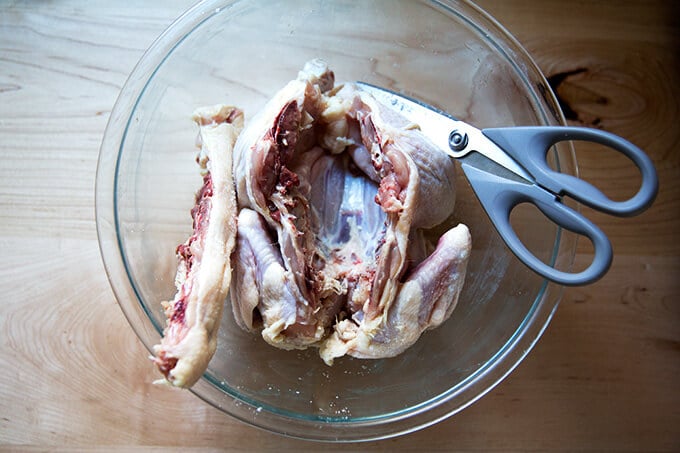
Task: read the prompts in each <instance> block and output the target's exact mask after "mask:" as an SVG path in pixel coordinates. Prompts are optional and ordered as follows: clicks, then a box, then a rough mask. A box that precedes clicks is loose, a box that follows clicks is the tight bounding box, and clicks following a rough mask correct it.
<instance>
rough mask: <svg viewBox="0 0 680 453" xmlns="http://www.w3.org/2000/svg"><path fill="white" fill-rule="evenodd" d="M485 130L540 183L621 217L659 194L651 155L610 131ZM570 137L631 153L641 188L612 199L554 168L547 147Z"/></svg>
mask: <svg viewBox="0 0 680 453" xmlns="http://www.w3.org/2000/svg"><path fill="white" fill-rule="evenodd" d="M482 133H483V134H484V135H485V136H487V137H488V138H489V139H491V140H492V141H493V142H494V143H496V144H497V145H498V146H500V147H501V148H502V149H503V150H504V151H505V152H506V153H507V154H509V155H510V156H512V158H513V159H515V160H516V161H517V162H518V163H519V164H520V165H522V166H523V167H524V168H525V169H526V170H527V171H528V172H529V173H530V174H531V175H532V176H533V177H534V178H535V181H536V183H537V184H538V185H540V186H542V187H545V188H546V189H548V190H550V191H552V192H553V193H555V194H558V195H568V196H569V197H571V198H573V199H574V200H577V201H579V202H581V203H583V204H585V205H586V206H590V207H591V208H594V209H597V210H599V211H602V212H605V213H607V214H611V215H616V216H620V217H626V216H633V215H636V214H639V213H640V212H642V211H644V210H645V209H646V208H648V207H649V206H650V205H651V204H652V202H653V201H654V198H655V197H656V194H657V191H658V188H659V180H658V178H657V175H656V170H655V169H654V164H653V163H652V161H651V159H650V158H649V157H648V156H647V155H646V154H645V153H644V152H643V151H642V150H641V149H640V148H638V147H637V146H635V145H633V144H632V143H630V142H629V141H627V140H625V139H623V138H621V137H619V136H617V135H614V134H611V133H609V132H605V131H601V130H599V129H590V128H585V127H566V126H535V127H507V128H495V129H484V130H482ZM567 140H586V141H590V142H595V143H599V144H601V145H604V146H608V147H610V148H612V149H614V150H616V151H619V152H620V153H621V154H623V155H624V156H626V157H628V158H629V159H630V160H631V161H633V163H634V164H635V165H636V166H637V167H638V168H639V170H640V173H641V174H642V185H641V186H640V189H639V190H638V192H637V193H636V194H635V195H634V196H633V197H632V198H630V199H628V200H625V201H613V200H611V199H609V198H608V197H607V196H606V195H604V194H603V193H602V192H601V191H600V190H599V189H597V188H596V187H595V186H593V185H592V184H590V183H588V182H586V181H584V180H582V179H579V178H577V177H575V176H572V175H567V174H564V173H559V172H557V171H554V170H553V169H551V168H550V166H549V165H548V162H547V160H546V157H547V154H548V150H549V149H550V148H551V147H552V146H553V145H555V144H557V143H559V142H563V141H567Z"/></svg>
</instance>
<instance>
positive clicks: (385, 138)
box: [230, 60, 471, 364]
mask: <svg viewBox="0 0 680 453" xmlns="http://www.w3.org/2000/svg"><path fill="white" fill-rule="evenodd" d="M334 82H335V80H334V74H333V72H332V71H330V70H329V69H328V67H327V65H326V64H325V63H324V62H323V61H320V60H314V61H311V62H309V63H307V64H306V65H305V67H304V68H303V70H302V71H301V72H300V73H299V75H298V77H297V78H296V79H295V80H293V81H291V82H290V83H288V84H287V85H286V86H285V87H284V88H283V89H282V90H281V91H279V92H278V93H277V94H276V95H275V96H274V98H272V100H271V101H270V102H269V103H268V104H267V105H266V106H265V108H264V109H263V110H262V111H261V112H260V113H259V114H258V115H257V116H256V117H255V118H254V119H253V120H252V121H251V122H250V123H249V124H248V125H247V127H246V128H245V129H244V130H243V133H242V134H241V135H240V137H239V138H238V140H237V142H236V145H235V148H234V178H235V181H236V186H237V194H238V203H239V206H240V209H241V211H240V214H239V226H238V237H239V239H238V241H237V245H236V250H235V253H234V261H233V267H234V279H233V284H232V287H231V292H230V295H231V301H232V306H233V309H234V315H235V317H236V319H237V322H238V323H239V324H240V325H241V326H242V327H244V328H246V329H249V330H253V331H259V332H261V334H262V336H263V338H264V339H265V340H266V341H267V342H269V343H270V344H272V345H274V346H277V347H280V348H285V349H294V348H306V347H309V346H315V347H319V348H320V354H321V357H322V358H323V360H325V361H326V363H328V364H331V363H332V362H333V360H334V359H335V358H337V357H341V356H343V355H346V354H348V355H351V356H355V357H362V358H381V357H391V356H394V355H396V354H399V353H401V352H402V351H404V350H405V349H406V348H407V347H408V346H410V345H411V344H413V342H415V341H416V340H417V339H418V337H419V336H420V335H421V334H422V332H423V331H425V330H426V329H428V328H432V327H436V326H438V325H439V324H441V323H442V322H443V321H444V320H445V319H447V318H448V317H449V316H450V314H451V312H452V310H453V308H454V307H455V305H456V303H457V300H458V296H459V294H460V290H461V288H462V285H463V281H464V278H465V271H466V265H467V259H468V256H469V252H470V247H471V242H470V234H469V231H468V229H467V227H466V226H464V225H459V226H457V227H455V228H452V229H451V230H450V231H448V232H447V233H446V234H444V235H443V236H442V237H441V238H440V240H439V241H438V243H437V244H431V243H430V241H429V240H428V236H427V235H426V232H427V231H428V230H429V229H432V228H434V227H437V226H439V225H441V224H443V223H445V222H447V220H448V219H449V218H450V217H451V214H452V212H453V208H454V205H455V189H454V178H455V167H454V163H453V161H452V160H451V159H450V158H449V157H448V156H447V155H446V154H444V153H443V152H441V151H440V150H437V149H436V148H435V147H434V145H433V144H432V143H431V142H430V141H429V140H428V139H427V138H426V137H425V136H424V135H423V134H422V133H421V132H420V130H419V129H418V127H417V125H414V124H410V123H409V122H408V121H406V120H405V119H404V118H403V117H401V116H400V115H399V114H397V113H396V112H394V111H393V110H391V109H390V108H389V107H388V106H385V105H382V104H380V103H379V102H377V101H376V100H375V99H374V98H373V97H372V96H370V95H369V94H368V93H366V92H364V91H361V90H360V89H359V88H358V87H357V86H356V85H354V84H345V85H342V86H337V87H336V86H335V83H334Z"/></svg>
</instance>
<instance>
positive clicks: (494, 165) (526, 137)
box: [357, 82, 659, 285]
mask: <svg viewBox="0 0 680 453" xmlns="http://www.w3.org/2000/svg"><path fill="white" fill-rule="evenodd" d="M357 85H358V86H359V87H360V89H362V90H364V91H366V92H368V93H370V94H371V95H373V97H375V98H376V99H377V100H378V101H379V102H381V103H383V104H385V105H386V106H388V107H391V108H393V109H395V110H396V111H398V112H399V113H401V114H402V115H403V116H404V117H405V118H406V119H407V120H409V121H411V122H413V123H414V124H417V125H418V126H419V127H420V130H421V131H422V132H423V133H424V134H425V135H426V136H427V137H428V138H429V139H430V140H431V141H432V142H433V143H434V144H435V145H436V146H437V147H438V148H439V149H441V150H442V151H443V152H445V153H447V154H448V155H449V156H451V157H452V158H454V159H457V160H458V161H459V162H460V164H461V168H462V169H463V172H464V173H465V175H466V177H467V179H468V181H469V182H470V185H471V186H472V188H473V190H474V191H475V194H476V195H477V198H478V199H479V201H480V202H481V204H482V206H483V207H484V210H485V211H486V213H487V215H488V216H489V218H490V219H491V222H492V223H493V225H494V226H495V228H496V230H497V231H498V233H499V234H500V236H501V237H502V238H503V240H504V241H505V243H506V245H507V246H508V247H509V248H510V250H511V251H512V252H513V253H514V254H515V255H516V256H517V258H519V260H520V261H522V262H523V263H524V264H525V265H527V266H528V267H529V268H530V269H532V270H533V271H535V272H536V273H538V274H539V275H541V276H543V277H545V278H546V279H548V280H551V281H553V282H556V283H559V284H562V285H585V284H588V283H592V282H594V281H595V280H597V279H599V278H600V277H602V276H603V275H604V274H605V273H606V272H607V270H608V269H609V267H610V265H611V262H612V257H613V251H612V246H611V243H610V241H609V239H608V238H607V236H606V235H605V234H604V232H603V231H602V230H601V229H600V228H598V227H597V226H596V225H595V224H594V223H593V222H591V221H590V220H589V219H588V218H586V217H585V216H583V215H582V214H581V213H579V212H578V211H576V210H575V209H572V208H570V207H569V206H567V205H566V204H564V203H563V202H562V200H563V198H564V197H569V198H571V199H573V200H575V201H577V202H579V203H582V204H584V205H586V206H589V207H591V208H593V209H595V210H598V211H601V212H604V213H606V214H610V215H614V216H619V217H629V216H634V215H637V214H639V213H641V212H642V211H644V210H645V209H646V208H648V207H649V206H650V205H651V204H652V202H653V201H654V198H655V197H656V194H657V191H658V184H659V183H658V178H657V174H656V170H655V168H654V164H653V163H652V161H651V159H650V158H649V157H648V156H647V155H646V154H645V153H644V152H643V151H642V150H641V149H640V148H638V147H637V146H635V145H634V144H632V143H630V142H629V141H627V140H625V139H623V138H621V137H619V136H617V135H614V134H611V133H609V132H605V131H602V130H599V129H590V128H584V127H568V126H529V127H502V128H489V129H477V128H476V127H474V126H472V125H470V124H468V123H465V122H463V121H460V120H457V119H456V118H454V117H452V116H451V115H449V114H448V113H446V112H443V111H441V110H439V109H437V108H435V107H433V106H431V105H427V104H425V103H423V102H420V101H418V100H415V99H411V98H409V97H406V96H404V95H401V94H398V93H395V92H392V91H390V90H387V89H385V88H381V87H377V86H374V85H370V84H367V83H363V82H357ZM568 140H584V141H590V142H594V143H599V144H601V145H604V146H608V147H610V148H612V149H614V150H616V151H618V152H620V153H622V154H623V155H624V156H626V157H627V158H628V159H630V160H631V161H632V162H633V163H634V164H635V165H636V166H637V167H638V169H639V170H640V173H641V175H642V184H641V186H640V189H639V190H638V192H637V193H636V194H635V195H634V196H633V197H631V198H630V199H628V200H625V201H613V200H611V199H609V198H608V197H607V196H606V195H604V194H603V193H602V192H601V191H600V190H599V189H598V188H596V187H595V186H593V185H592V184H590V183H588V182H586V181H584V180H582V179H579V178H577V177H575V176H572V175H568V174H565V173H560V172H558V171H555V170H553V169H552V168H551V167H550V165H549V164H548V161H547V155H548V152H549V150H550V148H551V147H552V146H553V145H555V144H557V143H559V142H563V141H568ZM527 202H528V203H532V204H533V205H535V206H536V207H537V208H538V209H540V210H541V212H542V213H543V214H544V215H545V216H546V217H547V218H548V219H550V220H551V221H552V222H554V223H555V224H557V225H558V226H560V227H563V228H565V229H567V230H569V231H572V232H574V233H577V234H579V235H582V236H585V237H587V238H589V239H590V240H591V241H592V244H593V248H594V257H593V261H592V263H591V264H590V266H588V267H587V268H586V269H584V270H583V271H580V272H576V273H571V272H567V271H562V270H558V269H555V268H554V267H552V266H550V265H548V264H545V263H544V262H543V261H542V260H540V259H539V258H537V257H536V256H535V255H534V254H533V253H532V252H531V251H529V249H528V248H527V247H526V246H525V245H524V244H523V243H522V241H521V240H520V239H519V237H518V235H517V233H516V232H515V231H514V229H513V227H512V225H511V223H510V213H511V212H512V210H513V209H514V208H515V207H516V206H517V205H519V204H521V203H527Z"/></svg>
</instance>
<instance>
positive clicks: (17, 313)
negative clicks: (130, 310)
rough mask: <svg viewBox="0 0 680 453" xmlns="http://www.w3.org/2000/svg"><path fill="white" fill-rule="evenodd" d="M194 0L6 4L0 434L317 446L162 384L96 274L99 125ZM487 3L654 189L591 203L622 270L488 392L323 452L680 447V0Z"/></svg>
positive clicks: (626, 172)
mask: <svg viewBox="0 0 680 453" xmlns="http://www.w3.org/2000/svg"><path fill="white" fill-rule="evenodd" d="M190 4H191V1H190V0H173V1H169V2H163V3H162V4H161V3H160V2H105V1H88V2H86V1H75V0H74V1H70V0H63V1H61V0H59V1H57V0H55V1H32V2H20V1H3V2H0V159H1V162H2V163H0V247H1V248H2V250H3V254H2V258H0V287H2V288H3V293H4V294H5V296H4V297H3V298H2V302H1V303H0V377H1V379H0V444H1V445H2V446H1V447H0V449H3V450H6V451H17V450H28V451H42V450H64V451H83V450H84V451H88V450H90V449H93V450H94V449H100V450H107V451H108V450H121V451H131V450H132V451H135V450H138V449H139V450H147V449H154V447H155V448H158V449H161V448H162V447H176V448H180V449H181V448H183V447H194V448H197V449H203V450H219V449H228V450H279V451H291V450H301V449H302V450H307V449H316V448H319V445H318V444H310V443H306V442H303V441H298V440H291V439H286V438H282V437H279V436H277V435H274V434H270V433H266V432H263V431H260V430H257V429H255V428H251V427H249V426H246V425H244V424H242V423H240V422H238V421H236V420H234V419H231V418H230V417H228V416H226V415H224V414H222V413H220V412H219V411H217V410H216V409H214V408H212V407H210V406H208V405H207V404H205V403H203V402H202V401H200V400H199V399H198V398H196V397H195V396H193V395H192V394H191V393H188V392H181V391H170V390H168V389H166V388H160V387H155V386H153V385H151V384H150V383H151V381H152V380H153V379H154V378H155V377H156V375H155V373H154V370H153V369H152V367H150V366H149V363H148V362H147V361H146V359H145V358H146V355H147V353H146V351H145V350H144V348H143V346H142V344H141V343H140V342H139V341H138V340H137V338H136V336H135V335H134V333H133V331H132V330H131V329H130V327H129V326H128V324H127V322H126V320H125V318H124V316H123V314H122V312H121V310H120V309H119V307H118V306H117V303H116V300H115V298H114V296H113V293H112V291H111V289H110V287H109V284H108V282H107V279H106V277H105V274H104V269H103V265H102V263H101V258H100V255H99V250H98V246H97V237H96V230H95V217H94V182H95V169H96V163H97V155H98V148H99V144H100V141H101V138H102V134H103V132H104V128H105V126H106V121H107V118H108V116H109V114H110V111H111V108H112V106H113V103H114V102H115V100H116V97H117V95H118V93H119V90H120V88H121V87H122V84H123V83H124V81H125V79H126V77H127V75H128V74H129V72H130V71H131V70H132V68H133V66H134V64H135V63H136V61H137V60H138V59H139V58H140V57H141V55H142V53H143V51H144V49H146V48H147V47H148V45H150V44H151V42H152V41H153V39H154V38H155V37H156V36H157V35H158V34H160V32H161V31H162V30H163V29H164V28H165V27H166V26H167V25H169V24H170V23H171V21H172V20H174V19H175V18H176V17H177V16H179V14H181V12H182V11H183V10H185V9H186V8H187V7H189V6H190ZM479 4H480V6H482V8H484V9H486V10H487V11H488V12H490V13H491V14H492V15H493V16H495V17H496V19H498V20H499V21H500V22H501V23H502V24H504V25H505V26H506V28H507V29H508V30H509V31H510V32H511V33H513V34H514V35H515V36H516V37H517V39H518V40H519V41H520V42H521V43H522V44H523V45H524V46H525V47H526V49H527V50H528V51H529V53H530V54H531V55H532V56H533V57H534V59H535V60H536V62H537V63H538V65H539V66H540V68H541V69H542V70H543V71H544V73H545V74H546V76H547V77H548V78H549V80H550V82H551V83H552V84H553V88H554V89H555V90H556V92H557V94H558V95H559V97H560V100H561V102H562V105H563V108H564V111H565V113H566V114H567V116H568V118H569V120H570V122H571V123H573V124H586V125H589V126H594V127H598V128H602V129H605V130H608V131H611V132H614V133H616V134H619V135H621V136H623V137H625V138H627V139H629V140H631V141H633V142H635V143H637V144H639V145H640V146H642V147H643V148H644V149H645V150H647V151H648V152H649V154H650V155H651V157H652V159H653V160H654V162H655V164H656V166H657V169H658V172H659V176H660V192H659V196H658V199H657V201H656V203H655V205H654V206H653V207H652V208H651V209H650V210H649V211H647V212H645V213H644V214H643V215H641V216H640V217H637V218H635V219H634V220H633V221H631V220H630V219H617V218H612V217H607V216H603V215H598V214H597V213H594V212H589V211H588V212H586V213H587V214H588V215H590V216H591V218H592V219H593V220H594V221H595V222H596V223H598V224H599V225H601V226H602V227H603V229H604V230H605V232H606V233H607V234H608V235H609V237H610V238H611V239H612V242H613V245H614V248H615V252H616V256H615V260H614V263H613V266H612V268H611V271H610V272H609V274H608V275H607V276H606V277H604V278H603V279H602V280H601V281H599V282H598V283H596V284H594V285H591V286H588V287H583V288H570V289H568V290H567V291H566V292H565V295H564V298H563V301H562V303H561V305H560V307H559V309H558V310H557V313H556V315H555V317H554V319H553V321H552V323H551V325H550V326H549V328H548V329H547V331H546V332H545V334H544V336H543V338H542V339H541V341H540V342H539V343H538V345H537V346H536V348H535V349H534V350H533V351H532V352H531V354H530V355H529V356H528V358H527V359H526V360H525V361H524V362H523V363H522V364H521V365H520V366H519V367H518V368H517V370H516V371H515V372H514V373H513V374H512V375H511V376H510V377H508V378H507V379H506V380H505V381H504V382H502V383H501V384H500V385H498V386H497V387H496V388H495V389H494V390H493V391H492V392H491V393H490V394H488V395H487V396H486V397H484V398H482V399H481V400H480V401H479V402H477V403H475V404H474V405H472V406H471V407H470V408H468V409H466V410H464V411H463V412H462V413H460V414H458V415H457V416H455V417H453V418H451V419H448V420H446V421H444V422H441V423H439V424H437V425H435V426H433V427H431V428H428V429H425V430H423V431H420V432H417V433H414V434H411V435H408V436H404V437H400V438H397V439H392V440H386V441H379V442H370V443H365V444H359V445H348V446H326V447H325V448H327V449H330V450H338V451H340V450H342V451H346V450H370V451H374V450H390V451H391V450H397V449H403V450H419V451H435V450H440V451H441V450H482V451H490V450H502V451H507V450H538V451H546V450H596V451H602V450H630V451H660V450H668V451H671V450H676V451H677V450H680V283H679V281H680V236H679V234H678V233H679V232H680V170H679V168H680V165H679V164H680V126H679V119H680V115H679V113H680V88H678V87H679V82H680V77H679V76H680V7H679V6H678V5H680V3H679V2H674V1H643V0H637V1H630V0H629V1H585V0H575V1H570V2H565V1H563V0H550V1H543V2H536V1H532V0H483V1H482V0H480V1H479ZM590 151H592V150H590V149H588V147H579V149H578V160H579V163H580V170H581V174H582V176H583V177H585V178H586V179H588V180H591V181H594V182H595V183H597V184H599V185H600V186H601V187H603V188H604V190H605V192H607V193H608V194H610V195H612V196H624V195H626V194H629V193H630V191H631V190H632V188H633V187H634V184H635V177H636V176H635V175H636V174H635V172H634V171H633V170H631V169H630V168H628V167H627V166H626V165H625V164H624V163H623V162H621V161H619V160H617V159H616V158H615V156H612V155H605V157H603V155H601V154H599V153H594V152H590ZM621 181H624V183H621ZM577 260H578V262H579V263H582V264H585V263H587V262H589V260H590V250H589V249H588V248H587V247H581V248H579V253H578V256H577ZM163 449H164V450H165V448H163Z"/></svg>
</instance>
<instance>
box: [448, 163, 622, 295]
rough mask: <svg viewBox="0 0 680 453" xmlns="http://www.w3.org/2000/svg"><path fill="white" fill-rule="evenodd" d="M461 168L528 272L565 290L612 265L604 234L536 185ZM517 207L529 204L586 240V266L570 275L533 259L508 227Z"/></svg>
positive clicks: (594, 277) (492, 220)
mask: <svg viewBox="0 0 680 453" xmlns="http://www.w3.org/2000/svg"><path fill="white" fill-rule="evenodd" d="M461 166H462V168H463V171H464V172H465V175H466V176H467V179H468V181H469V182H470V184H471V185H472V187H473V189H474V191H475V194H476V195H477V197H478V198H479V200H480V202H481V204H482V206H483V207H484V209H485V210H486V213H487V215H488V216H489V218H490V219H491V222H492V223H493V224H494V226H495V227H496V230H497V231H498V233H499V234H500V235H501V237H502V238H503V240H504V241H505V243H506V244H507V246H508V247H509V248H510V250H512V252H513V253H514V254H515V255H516V256H517V258H519V259H520V261H522V262H523V263H524V264H526V265H527V266H528V267H529V268H530V269H532V270H533V271H535V272H536V273H538V274H539V275H541V276H543V277H545V278H547V279H548V280H551V281H554V282H556V283H559V284H561V285H568V286H575V285H585V284H588V283H592V282H594V281H595V280H597V279H599V278H600V277H602V276H603V275H604V274H605V273H606V272H607V270H608V269H609V266H610V265H611V262H612V256H613V252H612V246H611V243H610V242H609V239H608V238H607V236H606V235H605V234H604V232H602V230H600V229H599V228H598V227H597V226H595V224H593V223H592V222H591V221H590V220H588V219H587V218H585V217H584V216H582V215H581V214H580V213H578V212H576V211H575V210H573V209H571V208H570V207H568V206H566V205H564V204H563V203H561V202H560V201H559V199H557V197H555V196H554V195H553V194H551V193H550V192H548V191H546V190H543V189H541V188H540V187H538V186H536V185H533V184H524V183H521V182H517V181H513V180H510V179H506V178H504V177H501V176H498V175H495V174H493V173H489V172H486V171H483V170H480V169H478V168H477V167H475V166H472V165H468V164H466V163H465V162H461ZM521 203H532V204H533V205H535V206H536V207H537V208H538V209H540V210H541V212H543V214H544V215H545V216H546V217H548V218H549V219H550V220H552V221H553V222H555V223H556V224H557V225H559V226H562V227H564V228H566V229H568V230H570V231H573V232H575V233H577V234H580V235H582V236H586V237H587V238H589V239H590V240H591V242H592V243H593V248H594V250H595V254H594V257H593V261H592V263H591V264H590V266H589V267H588V268H586V269H585V270H583V271H581V272H577V273H571V272H566V271H561V270H558V269H555V268H554V267H551V266H549V265H548V264H545V263H544V262H543V261H542V260H540V259H539V258H537V257H536V256H535V255H534V254H533V253H532V252H531V251H530V250H529V249H528V248H527V247H526V246H525V245H524V244H523V243H522V241H521V240H520V238H519V237H518V236H517V233H516V232H515V230H514V229H513V228H512V225H511V223H510V213H511V212H512V210H513V209H514V208H515V206H517V205H519V204H521Z"/></svg>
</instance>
